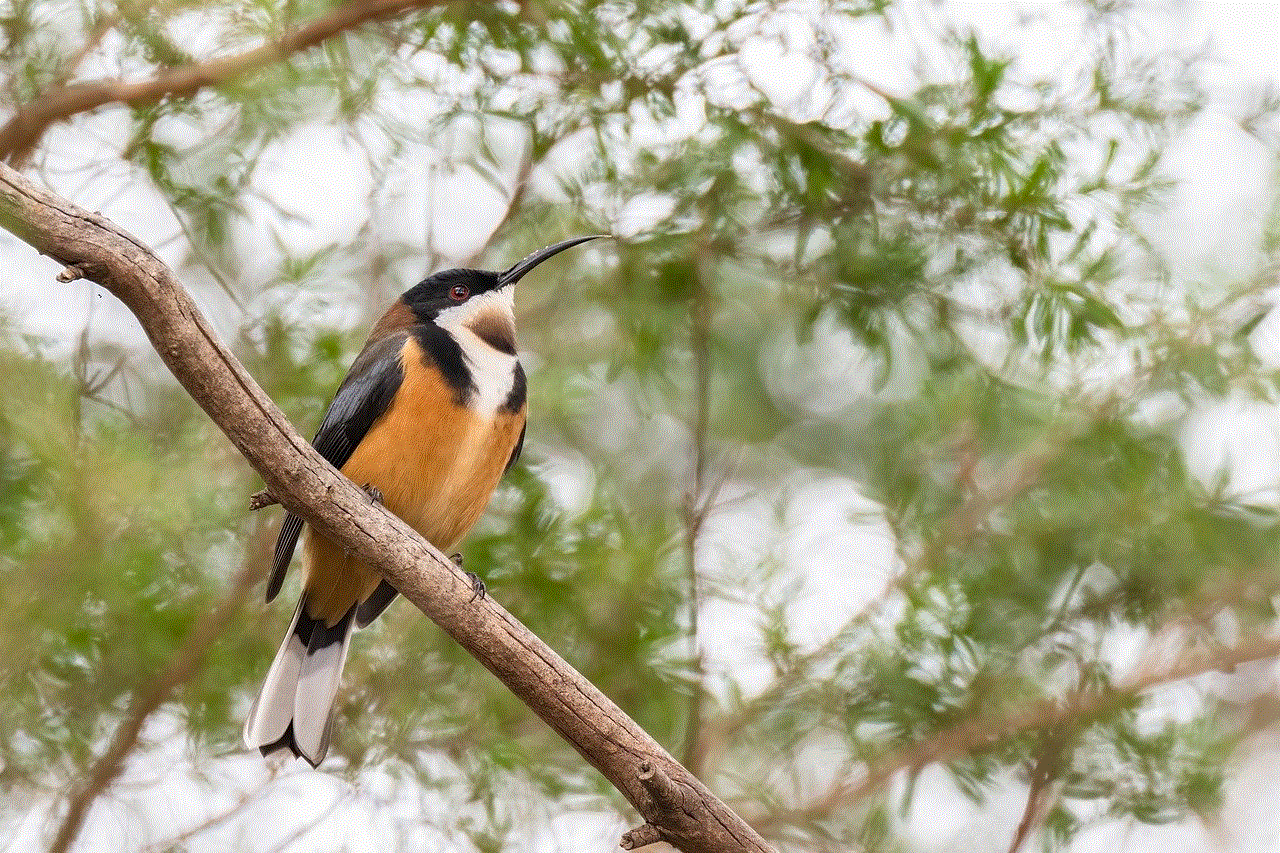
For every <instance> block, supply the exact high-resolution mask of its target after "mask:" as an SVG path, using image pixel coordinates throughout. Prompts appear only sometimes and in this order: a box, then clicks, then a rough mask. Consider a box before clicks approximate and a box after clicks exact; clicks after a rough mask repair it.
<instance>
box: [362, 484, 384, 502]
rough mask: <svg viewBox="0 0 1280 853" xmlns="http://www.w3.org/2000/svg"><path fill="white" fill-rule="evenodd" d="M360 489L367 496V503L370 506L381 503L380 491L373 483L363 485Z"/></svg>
mask: <svg viewBox="0 0 1280 853" xmlns="http://www.w3.org/2000/svg"><path fill="white" fill-rule="evenodd" d="M360 488H362V489H364V493H365V494H366V495H368V496H369V503H371V504H380V503H382V490H381V489H379V488H378V487H377V486H375V485H374V484H373V483H365V484H364V485H363V486H361V487H360Z"/></svg>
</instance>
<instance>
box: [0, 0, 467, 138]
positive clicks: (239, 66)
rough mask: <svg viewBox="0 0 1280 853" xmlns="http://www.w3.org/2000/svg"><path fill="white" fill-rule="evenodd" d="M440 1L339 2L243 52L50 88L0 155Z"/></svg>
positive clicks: (21, 116)
mask: <svg viewBox="0 0 1280 853" xmlns="http://www.w3.org/2000/svg"><path fill="white" fill-rule="evenodd" d="M443 2H444V0H365V2H351V3H343V4H341V5H340V6H338V8H337V9H335V10H334V11H332V12H330V13H329V14H328V15H324V16H323V17H321V18H318V19H316V20H314V21H312V22H311V23H309V24H307V25H305V26H302V27H299V28H297V29H295V30H291V31H289V32H287V33H285V34H284V35H283V36H281V37H280V38H279V39H277V40H275V41H270V42H267V43H265V44H263V45H260V46H258V47H256V48H254V49H253V50H250V51H247V52H245V53H239V54H235V55H234V56H224V57H219V58H217V59H210V60H206V61H204V62H194V63H191V64H189V65H181V66H178V67H176V68H166V69H164V70H163V71H161V72H159V73H158V74H157V75H156V76H155V77H152V78H151V79H149V80H141V81H136V82H129V81H127V80H119V79H107V80H93V81H89V82H84V83H71V84H69V85H66V86H59V87H57V88H54V89H50V90H49V91H47V92H44V93H42V94H41V95H40V96H39V97H37V98H36V99H35V100H33V101H31V102H30V103H27V104H23V105H22V106H20V107H18V110H17V112H15V113H14V115H13V117H12V118H10V119H9V121H7V122H6V123H5V125H4V126H3V127H0V159H3V160H5V161H6V162H15V161H17V162H21V161H22V160H24V159H25V158H26V156H27V155H28V154H29V153H30V152H31V150H32V149H33V148H34V147H35V146H36V145H37V144H38V143H39V141H40V137H41V136H43V135H44V132H45V131H46V130H48V129H49V126H50V125H52V124H55V123H56V122H59V121H65V120H66V119H68V118H70V117H71V116H73V115H76V114H78V113H83V112H89V111H90V110H96V109H97V108H98V107H101V106H105V105H107V104H129V105H136V104H146V103H151V102H152V101H157V100H159V99H160V98H163V97H182V98H185V97H190V96H191V95H193V94H195V93H196V92H198V91H199V90H200V89H203V88H204V87H206V86H212V85H217V84H219V83H223V82H226V81H228V80H231V79H234V78H236V77H241V76H243V75H245V74H250V73H252V72H254V71H258V70H259V69H262V68H265V67H266V66H268V65H271V64H273V63H276V62H279V61H280V60H281V59H283V58H285V57H287V56H289V55H291V54H294V53H297V52H299V51H302V50H306V49H307V48H310V47H314V46H316V45H318V44H320V43H321V42H323V41H326V40H328V39H330V38H333V37H334V36H336V35H338V34H340V33H343V32H346V31H347V30H350V29H352V28H354V27H357V26H360V25H361V24H364V23H366V22H369V21H376V20H382V19H385V18H391V17H394V16H396V15H399V14H401V13H403V12H406V11H408V10H410V9H415V8H424V7H428V6H438V5H441V4H442V3H443Z"/></svg>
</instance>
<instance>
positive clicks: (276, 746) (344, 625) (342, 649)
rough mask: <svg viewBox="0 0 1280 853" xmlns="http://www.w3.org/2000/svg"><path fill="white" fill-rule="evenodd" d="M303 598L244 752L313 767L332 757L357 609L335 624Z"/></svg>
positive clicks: (248, 726)
mask: <svg viewBox="0 0 1280 853" xmlns="http://www.w3.org/2000/svg"><path fill="white" fill-rule="evenodd" d="M306 603H307V597H306V594H305V593H303V596H302V600H301V601H299V602H298V610H297V612H296V613H294V614H293V624H292V625H290V626H289V633H288V634H286V635H285V638H284V642H283V643H281V644H280V651H278V652H276V659H275V660H274V661H272V663H271V669H270V670H268V671H267V678H266V680H265V681H264V682H263V683H262V692H261V693H259V694H258V699H257V701H256V702H254V703H253V708H252V709H250V711H249V719H248V720H246V721H245V724H244V742H245V746H248V747H250V748H253V747H257V748H258V749H260V750H262V754H263V755H270V754H272V753H273V752H276V751H277V750H281V749H288V750H289V751H290V752H292V753H293V754H294V755H295V756H300V757H302V758H304V759H306V760H307V763H309V764H310V765H311V766H312V767H315V766H316V765H318V764H319V763H320V762H321V761H322V760H324V756H325V753H326V752H328V751H329V729H330V727H331V726H332V724H333V699H334V697H335V696H336V695H337V693H338V682H339V681H340V680H341V679H342V665H343V664H344V663H346V660H347V643H348V641H349V640H350V638H351V630H352V627H353V625H354V621H355V620H354V616H355V610H356V609H355V607H352V608H351V609H350V610H348V611H347V613H346V615H345V616H343V617H342V618H341V619H339V620H338V621H337V623H336V624H334V625H332V626H328V625H326V624H325V623H324V620H323V619H314V618H312V617H310V616H308V615H307V608H306Z"/></svg>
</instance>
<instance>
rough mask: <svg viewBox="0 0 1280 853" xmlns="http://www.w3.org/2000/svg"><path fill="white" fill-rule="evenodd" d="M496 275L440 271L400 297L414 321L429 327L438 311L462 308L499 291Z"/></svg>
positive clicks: (491, 273) (477, 271)
mask: <svg viewBox="0 0 1280 853" xmlns="http://www.w3.org/2000/svg"><path fill="white" fill-rule="evenodd" d="M500 286H501V285H500V282H499V275H498V273H496V272H489V271H488V270H465V269H462V270H443V271H441V272H438V273H435V274H434V275H430V276H428V277H427V278H425V279H423V280H422V281H420V282H418V283H417V284H415V285H414V286H413V287H411V288H409V289H408V290H406V291H405V292H404V296H402V297H401V299H403V300H404V301H405V304H406V305H408V306H409V307H410V308H412V309H413V313H414V314H416V315H417V317H418V321H419V322H422V323H429V322H431V321H432V320H434V319H435V318H436V317H437V316H438V315H439V314H440V312H441V311H444V310H446V309H448V308H453V307H455V306H458V305H462V304H463V303H465V302H466V301H468V300H469V299H471V298H472V297H473V296H479V295H480V294H482V293H489V292H490V291H494V290H497V289H498V288H499V287H500Z"/></svg>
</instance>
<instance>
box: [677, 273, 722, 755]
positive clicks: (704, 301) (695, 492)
mask: <svg viewBox="0 0 1280 853" xmlns="http://www.w3.org/2000/svg"><path fill="white" fill-rule="evenodd" d="M704 258H705V253H704V252H703V251H702V250H701V249H700V250H699V252H698V258H697V260H696V262H695V269H694V297H693V305H692V312H693V318H692V319H693V323H692V326H691V327H690V330H689V349H690V351H691V352H692V353H693V379H694V386H693V399H694V424H693V441H692V448H691V452H692V455H693V486H692V487H691V488H690V490H689V493H688V494H686V495H685V498H684V551H685V573H686V578H687V582H688V591H687V593H686V594H687V595H688V598H689V638H688V640H689V666H690V669H691V670H692V675H693V678H692V683H691V684H690V690H689V712H688V715H689V719H688V721H687V723H686V727H685V738H684V750H683V759H684V763H685V766H686V767H688V768H690V770H692V771H693V772H694V773H697V772H699V771H700V770H701V768H702V766H703V764H704V763H705V761H706V757H707V750H706V739H705V738H704V737H703V732H702V717H703V705H704V703H705V702H706V687H705V685H704V684H703V680H704V679H705V677H706V671H705V668H704V666H703V661H702V650H701V648H700V647H699V644H698V610H699V608H700V606H701V600H700V598H701V596H700V594H699V589H698V587H699V584H698V536H699V535H700V534H701V533H702V527H703V525H704V524H705V523H706V520H707V514H708V513H709V512H710V509H711V506H712V504H713V503H715V499H716V497H717V496H718V495H704V494H703V491H704V490H705V481H706V470H707V424H708V420H709V418H710V412H711V298H712V293H711V288H710V285H709V284H708V282H707V280H706V277H705V275H704V272H703V263H704ZM720 482H721V483H723V482H724V481H723V479H722V480H721V481H720ZM717 492H718V489H717Z"/></svg>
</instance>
